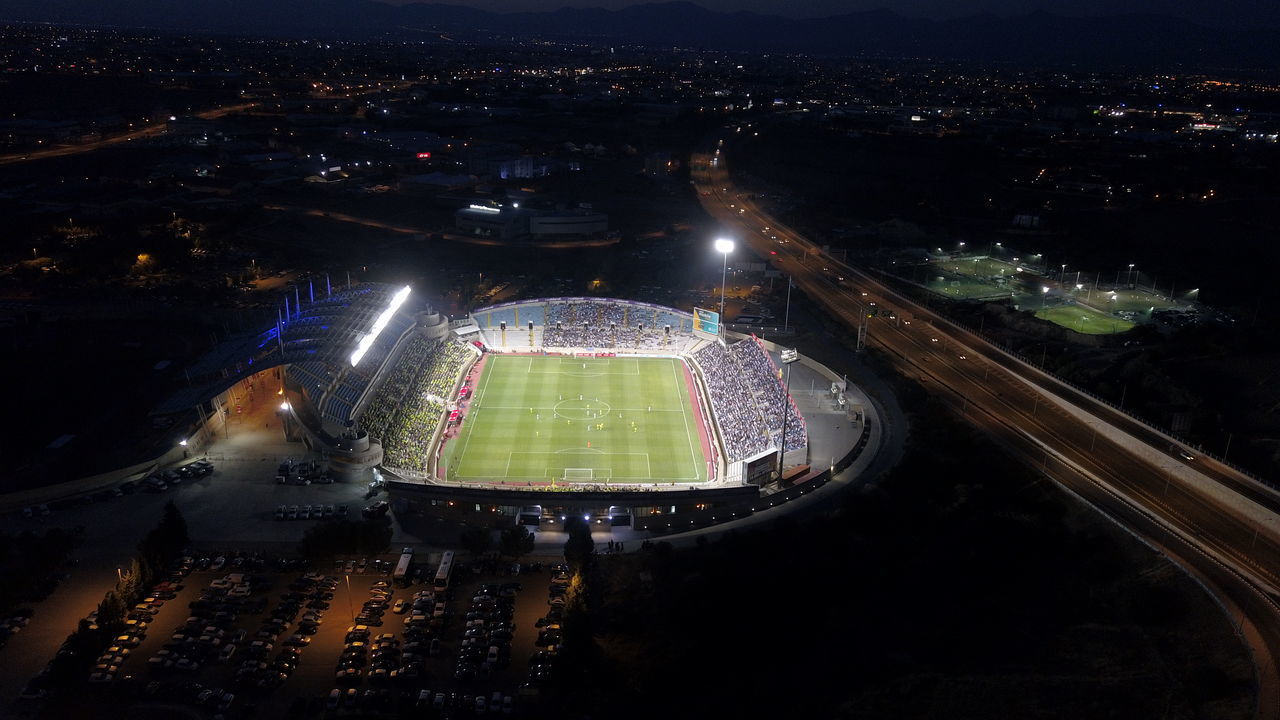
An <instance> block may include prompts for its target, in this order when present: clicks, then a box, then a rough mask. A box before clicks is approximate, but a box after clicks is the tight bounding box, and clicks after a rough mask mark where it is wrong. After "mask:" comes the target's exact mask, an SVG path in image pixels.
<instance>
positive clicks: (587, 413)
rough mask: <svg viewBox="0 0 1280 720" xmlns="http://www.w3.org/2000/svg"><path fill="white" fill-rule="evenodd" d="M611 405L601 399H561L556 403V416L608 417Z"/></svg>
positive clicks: (581, 418)
mask: <svg viewBox="0 0 1280 720" xmlns="http://www.w3.org/2000/svg"><path fill="white" fill-rule="evenodd" d="M612 410H613V406H611V405H610V404H609V403H607V402H605V401H603V400H595V399H591V400H561V401H560V402H558V403H556V406H555V413H556V417H562V418H565V419H567V420H594V419H596V418H604V417H608V416H609V413H610V412H611V411H612Z"/></svg>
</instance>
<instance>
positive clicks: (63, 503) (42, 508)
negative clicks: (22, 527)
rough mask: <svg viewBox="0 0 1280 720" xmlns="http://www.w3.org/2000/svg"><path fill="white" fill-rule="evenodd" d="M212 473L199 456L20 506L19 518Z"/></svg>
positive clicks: (158, 489) (155, 489) (164, 487)
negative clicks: (89, 489) (141, 475)
mask: <svg viewBox="0 0 1280 720" xmlns="http://www.w3.org/2000/svg"><path fill="white" fill-rule="evenodd" d="M212 474H213V463H211V462H209V461H208V460H206V459H204V458H201V459H199V460H196V461H195V462H192V463H189V464H187V465H183V466H181V467H177V468H172V469H170V470H164V471H161V472H156V473H153V474H151V475H148V476H147V477H145V478H143V479H141V480H126V481H125V482H122V483H120V484H119V485H117V486H115V487H113V488H105V489H102V490H99V491H97V492H94V493H89V494H85V495H80V496H78V497H75V498H66V499H63V500H57V501H54V502H51V503H37V504H35V505H28V506H26V507H24V508H22V517H24V518H27V519H31V518H38V517H45V516H48V515H50V514H52V513H53V511H54V510H57V509H61V508H65V507H73V506H75V505H83V504H92V503H95V502H101V501H103V500H111V499H113V498H118V497H124V496H125V495H131V494H133V493H134V492H136V491H138V490H146V491H147V492H163V491H165V490H168V489H169V488H170V487H172V486H174V485H181V484H182V481H183V480H194V479H196V478H202V477H205V476H207V475H212Z"/></svg>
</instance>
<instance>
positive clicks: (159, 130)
mask: <svg viewBox="0 0 1280 720" xmlns="http://www.w3.org/2000/svg"><path fill="white" fill-rule="evenodd" d="M255 105H257V103H241V104H239V105H225V106H223V107H218V108H213V109H212V110H205V111H204V112H199V113H196V114H195V117H198V118H202V119H204V120H214V119H217V118H220V117H223V116H226V115H230V114H232V113H238V112H243V111H245V110H248V109H249V108H252V107H254V106H255ZM167 131H168V123H165V122H155V123H152V124H150V125H147V126H145V127H141V128H138V129H137V130H130V131H129V132H127V133H123V134H121V135H115V136H112V137H109V138H106V139H104V140H96V141H94V142H87V143H83V144H80V145H58V146H57V147H51V148H46V149H44V150H34V151H32V152H26V153H14V154H12V155H0V165H12V164H14V163H20V162H30V161H32V160H47V159H49V158H56V157H66V156H68V155H80V154H81V153H87V152H93V151H95V150H101V149H103V148H106V147H111V146H113V145H120V144H122V143H127V142H132V141H134V140H141V139H142V138H148V137H156V136H158V135H163V134H165V132H167Z"/></svg>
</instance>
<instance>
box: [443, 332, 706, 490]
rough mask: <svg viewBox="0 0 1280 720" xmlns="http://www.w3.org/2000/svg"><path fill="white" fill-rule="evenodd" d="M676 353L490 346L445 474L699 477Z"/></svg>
mask: <svg viewBox="0 0 1280 720" xmlns="http://www.w3.org/2000/svg"><path fill="white" fill-rule="evenodd" d="M684 373H685V369H684V365H683V363H681V361H680V360H678V359H675V358H628V357H612V358H573V357H542V356H519V355H490V356H489V357H488V359H487V360H486V361H485V366H484V370H483V372H482V374H481V376H480V381H479V383H478V384H477V386H476V390H475V395H474V398H473V400H472V402H471V406H470V409H469V410H468V411H467V414H466V417H465V419H464V421H463V424H462V432H461V433H459V435H458V437H456V438H453V439H452V440H450V441H449V442H448V444H447V445H446V447H445V453H444V459H445V462H446V468H447V470H446V471H447V477H448V479H449V480H456V481H459V482H492V481H507V482H510V481H523V482H536V483H550V482H553V481H554V482H557V483H558V482H562V481H564V479H565V478H566V476H567V477H568V479H569V481H571V482H584V483H597V484H606V483H638V482H665V483H670V482H681V483H694V482H704V481H706V479H707V463H706V458H705V456H704V454H703V451H702V443H701V439H700V435H699V431H698V425H697V418H696V416H695V415H694V411H693V405H692V401H691V399H690V397H689V389H688V385H687V384H686V382H685V375H684Z"/></svg>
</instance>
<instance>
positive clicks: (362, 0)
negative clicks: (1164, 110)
mask: <svg viewBox="0 0 1280 720" xmlns="http://www.w3.org/2000/svg"><path fill="white" fill-rule="evenodd" d="M0 20H20V21H29V22H52V23H67V24H89V25H109V26H123V27H147V28H156V29H164V30H175V31H184V32H185V31H198V32H211V33H233V34H261V35H280V36H289V37H318V38H348V39H360V40H364V39H371V38H377V37H390V38H400V39H425V38H440V36H441V34H442V33H444V34H446V37H452V38H455V39H484V38H490V39H492V38H500V37H502V36H510V37H521V38H528V37H540V38H545V39H550V40H564V41H576V42H595V43H599V44H611V43H615V44H623V43H626V44H642V45H651V46H656V47H676V46H678V47H685V48H701V49H717V50H750V51H757V52H804V53H810V54H817V55H848V56H872V57H885V56H889V57H916V58H955V59H967V60H985V61H1007V62H1029V63H1049V64H1057V63H1073V64H1080V65H1084V66H1089V67H1098V66H1115V65H1136V66H1149V67H1178V66H1183V67H1184V69H1185V68H1188V67H1190V68H1203V67H1212V66H1217V67H1223V66H1235V67H1249V68H1263V69H1269V68H1275V67H1277V63H1280V43H1277V42H1276V37H1277V30H1276V29H1273V28H1258V29H1247V30H1232V29H1224V28H1218V27H1207V26H1204V25H1200V24H1196V23H1194V22H1191V21H1188V20H1183V19H1179V18H1174V17H1169V16H1164V15H1154V14H1126V15H1116V16H1111V17H1066V16H1061V15H1055V14H1050V13H1046V12H1032V13H1028V14H1025V15H1017V16H1006V17H997V16H994V15H974V16H970V17H961V18H954V19H949V20H928V19H919V18H907V17H903V16H901V15H898V14H896V13H894V12H892V11H889V10H875V11H869V12H858V13H849V14H843V15H834V16H831V17H826V18H818V19H794V18H784V17H779V16H774V15H761V14H757V13H750V12H734V13H722V12H714V11H711V10H707V9H705V8H703V7H700V6H698V5H696V4H694V3H690V2H666V3H648V4H642V5H633V6H631V7H628V8H625V9H622V10H602V9H573V8H564V9H561V10H556V11H553V12H538V13H508V14H497V13H490V12H485V11H482V10H476V9H474V8H468V7H462V6H458V5H443V4H427V3H419V4H409V5H398V6H397V5H388V4H385V3H381V2H374V1H372V0H109V1H106V2H104V1H102V0H4V2H3V3H2V6H0Z"/></svg>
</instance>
